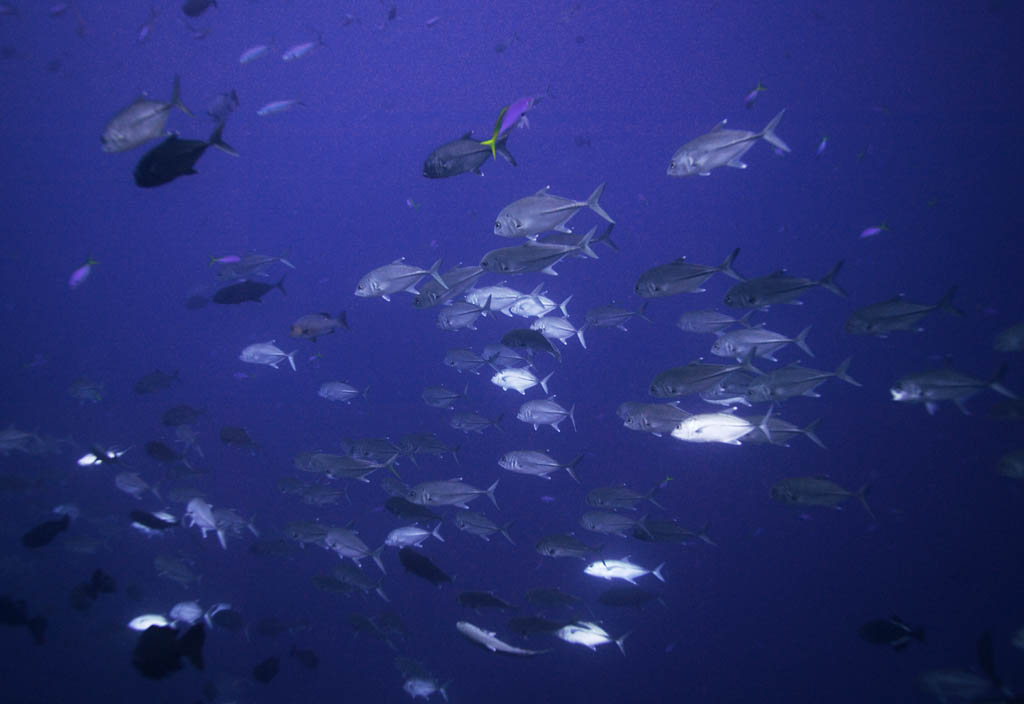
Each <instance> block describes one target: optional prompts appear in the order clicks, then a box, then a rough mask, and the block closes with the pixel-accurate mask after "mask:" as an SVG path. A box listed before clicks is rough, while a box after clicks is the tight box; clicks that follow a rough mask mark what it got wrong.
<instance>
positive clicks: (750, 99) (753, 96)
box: [743, 81, 765, 110]
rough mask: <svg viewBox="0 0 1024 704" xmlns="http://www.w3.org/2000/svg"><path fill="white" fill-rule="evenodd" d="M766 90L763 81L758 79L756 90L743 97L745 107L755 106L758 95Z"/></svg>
mask: <svg viewBox="0 0 1024 704" xmlns="http://www.w3.org/2000/svg"><path fill="white" fill-rule="evenodd" d="M764 90H765V88H764V86H763V85H761V81H758V82H757V85H756V86H755V87H754V90H752V91H750V92H749V93H747V97H745V98H744V99H743V107H745V108H746V109H747V110H749V109H750V108H752V107H754V102H755V101H756V100H757V96H758V95H760V94H761V93H763V92H764Z"/></svg>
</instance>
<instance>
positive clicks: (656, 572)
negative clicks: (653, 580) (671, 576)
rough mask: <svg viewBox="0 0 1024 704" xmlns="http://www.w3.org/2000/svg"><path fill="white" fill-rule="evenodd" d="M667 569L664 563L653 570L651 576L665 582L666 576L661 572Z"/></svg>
mask: <svg viewBox="0 0 1024 704" xmlns="http://www.w3.org/2000/svg"><path fill="white" fill-rule="evenodd" d="M664 567H665V563H664V562H662V563H661V564H660V565H658V566H657V567H655V568H654V569H653V570H651V574H653V575H654V576H655V577H657V578H658V579H659V580H660V581H662V582H664V581H665V576H664V575H663V574H662V573H661V570H662V569H663V568H664Z"/></svg>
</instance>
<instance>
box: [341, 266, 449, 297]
mask: <svg viewBox="0 0 1024 704" xmlns="http://www.w3.org/2000/svg"><path fill="white" fill-rule="evenodd" d="M402 261H403V260H402V259H396V260H395V261H393V262H392V263H390V264H385V265H384V266H381V267H377V268H376V269H374V270H373V271H371V272H370V273H368V274H366V275H365V276H363V278H361V279H360V280H359V283H358V284H357V285H356V290H355V294H356V296H359V297H360V298H374V297H379V298H383V299H384V300H385V301H390V300H391V295H392V294H394V293H398V292H400V291H407V292H408V293H413V294H417V293H419V291H417V290H416V284H417V283H419V281H420V280H421V279H422V278H423V277H424V276H431V277H433V278H434V280H435V281H437V282H438V283H439V284H440V285H441V287H442V288H445V287H447V284H445V282H444V279H442V278H441V277H440V275H439V274H438V273H437V271H438V269H439V268H440V266H441V260H440V259H438V260H437V261H436V262H434V263H433V264H432V265H431V267H430V268H429V269H421V268H420V267H418V266H409V265H408V264H403V263H402Z"/></svg>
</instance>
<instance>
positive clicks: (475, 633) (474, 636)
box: [455, 621, 548, 656]
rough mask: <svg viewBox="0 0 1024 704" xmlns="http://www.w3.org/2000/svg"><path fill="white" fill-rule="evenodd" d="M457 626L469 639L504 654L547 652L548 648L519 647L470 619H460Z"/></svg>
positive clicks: (487, 648)
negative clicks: (528, 648)
mask: <svg viewBox="0 0 1024 704" xmlns="http://www.w3.org/2000/svg"><path fill="white" fill-rule="evenodd" d="M455 628H456V629H458V631H459V633H461V634H462V635H464V636H466V638H468V639H469V640H471V641H473V642H474V643H476V644H478V645H480V646H482V647H483V648H485V649H486V650H489V651H491V652H492V653H502V654H504V655H524V656H530V655H540V654H542V653H546V652H548V651H546V650H527V649H526V648H519V647H516V646H514V645H509V644H508V643H506V642H505V641H503V640H501V639H500V638H498V634H497V633H495V632H494V631H485V630H484V629H482V628H480V627H479V626H474V625H473V624H472V623H470V622H469V621H458V622H456V624H455Z"/></svg>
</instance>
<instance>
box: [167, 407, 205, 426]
mask: <svg viewBox="0 0 1024 704" xmlns="http://www.w3.org/2000/svg"><path fill="white" fill-rule="evenodd" d="M202 413H203V411H197V410H196V409H194V408H192V406H189V405H187V404H184V403H183V404H181V405H180V406H175V407H174V408H168V409H167V410H166V411H164V415H163V417H162V418H161V419H160V422H161V423H163V424H164V425H169V426H171V427H177V426H179V425H192V424H193V423H195V422H196V420H198V419H199V416H200V414H202Z"/></svg>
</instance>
